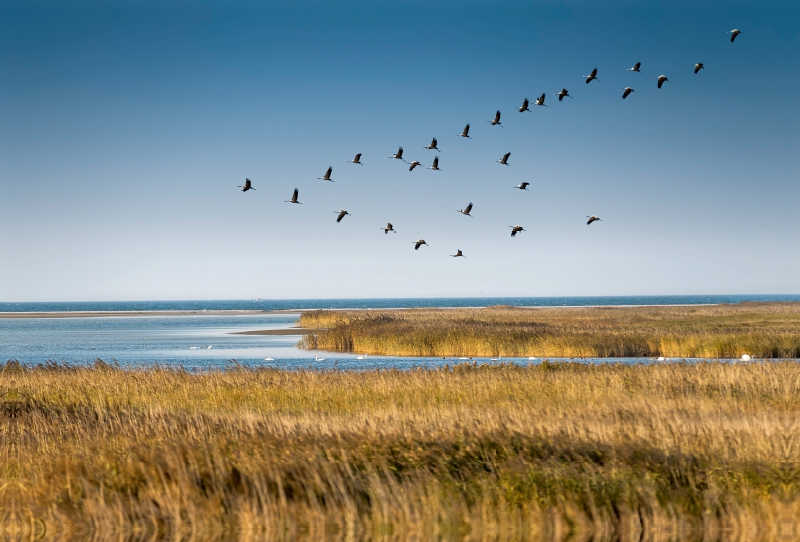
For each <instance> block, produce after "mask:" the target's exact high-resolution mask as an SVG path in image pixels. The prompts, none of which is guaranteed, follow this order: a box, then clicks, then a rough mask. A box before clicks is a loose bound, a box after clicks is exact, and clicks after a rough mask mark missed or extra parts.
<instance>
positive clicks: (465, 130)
mask: <svg viewBox="0 0 800 542" xmlns="http://www.w3.org/2000/svg"><path fill="white" fill-rule="evenodd" d="M464 135H469V124H467V125H466V126H465V127H464Z"/></svg>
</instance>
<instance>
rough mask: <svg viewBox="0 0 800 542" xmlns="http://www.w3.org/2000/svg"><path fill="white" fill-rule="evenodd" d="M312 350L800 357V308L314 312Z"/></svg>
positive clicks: (309, 315)
mask: <svg viewBox="0 0 800 542" xmlns="http://www.w3.org/2000/svg"><path fill="white" fill-rule="evenodd" d="M300 326H301V327H306V328H318V329H325V331H320V332H315V333H309V334H306V335H305V336H304V337H303V340H302V341H301V343H300V346H301V347H303V348H309V349H318V350H332V351H337V352H359V353H363V352H366V353H369V354H374V355H391V356H435V357H443V356H485V357H489V356H507V357H515V356H517V357H520V356H523V357H527V356H538V357H564V358H569V357H657V356H666V357H671V358H710V359H721V358H739V357H741V356H742V354H748V355H751V356H754V357H758V358H797V357H800V303H742V304H740V305H707V306H670V307H588V308H535V309H531V308H514V307H488V308H484V309H408V310H388V311H309V312H305V313H303V315H302V316H301V318H300Z"/></svg>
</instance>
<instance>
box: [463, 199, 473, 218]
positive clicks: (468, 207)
mask: <svg viewBox="0 0 800 542" xmlns="http://www.w3.org/2000/svg"><path fill="white" fill-rule="evenodd" d="M471 210H472V202H471V201H470V202H469V205H467V208H466V209H464V214H465V215H468V214H469V212H470V211H471Z"/></svg>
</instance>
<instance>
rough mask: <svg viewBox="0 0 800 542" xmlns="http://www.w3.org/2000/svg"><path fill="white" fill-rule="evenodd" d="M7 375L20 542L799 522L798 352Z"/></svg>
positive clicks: (398, 536)
mask: <svg viewBox="0 0 800 542" xmlns="http://www.w3.org/2000/svg"><path fill="white" fill-rule="evenodd" d="M0 391H1V392H2V407H3V409H2V412H3V418H2V424H0V438H2V442H3V447H2V459H0V461H1V462H2V463H1V464H0V467H2V480H0V483H1V485H0V519H1V520H2V523H0V525H2V528H3V529H4V531H5V535H6V537H9V538H11V539H14V540H16V539H22V538H26V537H30V536H32V535H39V536H42V537H43V538H46V537H56V536H62V535H63V537H64V539H69V538H70V537H72V538H76V539H77V538H80V539H87V538H89V537H90V536H92V535H94V536H95V537H96V538H98V539H112V538H113V539H115V540H121V539H129V538H126V537H130V536H135V537H137V538H148V539H151V537H156V536H158V537H164V538H169V539H174V540H178V539H182V540H188V539H212V538H215V537H217V538H219V539H232V538H240V539H249V538H252V539H259V540H261V539H265V538H268V539H273V540H275V539H284V540H295V539H323V538H325V539H341V540H355V539H368V538H369V539H379V540H407V539H409V538H411V537H417V538H415V539H417V540H428V539H440V540H444V539H462V538H466V539H469V540H522V539H538V540H541V539H551V540H554V539H559V540H560V539H563V538H564V537H565V536H566V535H567V534H568V533H569V532H579V533H583V534H584V535H587V536H589V535H594V536H596V537H597V539H600V540H602V539H611V538H614V537H617V536H620V537H621V538H622V540H633V539H637V540H638V539H639V538H640V537H641V538H644V539H646V540H661V539H664V540H666V539H685V538H695V539H699V538H700V537H705V538H706V539H718V538H720V537H722V538H741V539H744V538H753V537H754V536H755V535H759V536H760V537H761V538H762V539H777V538H779V537H780V536H781V535H783V534H786V535H791V536H792V537H796V536H797V535H798V534H800V533H798V531H797V524H798V521H797V518H798V517H800V491H799V489H800V474H799V473H798V472H799V471H798V462H797V460H798V452H800V450H798V447H797V435H798V434H799V433H798V430H800V427H798V413H799V412H800V366H799V365H798V364H797V363H794V362H765V363H752V364H725V363H700V364H696V365H689V364H675V365H661V364H656V365H650V366H626V365H622V364H620V365H601V366H585V365H579V364H551V363H544V364H541V365H534V366H530V367H518V366H509V365H501V366H491V367H490V366H475V365H464V366H456V367H447V368H444V369H441V370H414V371H409V372H401V371H367V372H358V373H349V372H338V371H319V372H318V371H296V372H294V371H292V372H288V371H281V370H277V369H260V370H244V369H240V370H230V371H219V372H207V373H199V374H190V373H187V372H183V371H179V370H167V369H157V368H155V369H142V370H131V371H127V370H120V369H116V368H113V367H108V366H106V365H104V364H101V363H98V364H97V365H96V366H95V367H91V368H64V367H39V368H25V367H20V366H19V365H18V364H15V363H8V364H6V365H5V366H4V367H2V371H0ZM723 535H724V536H723Z"/></svg>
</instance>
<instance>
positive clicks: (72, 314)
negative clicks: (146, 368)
mask: <svg viewBox="0 0 800 542" xmlns="http://www.w3.org/2000/svg"><path fill="white" fill-rule="evenodd" d="M292 312H300V311H291V310H289V311H284V310H277V311H262V310H178V311H174V310H169V311H47V312H0V318H103V317H130V316H142V317H145V316H247V315H256V314H284V313H292Z"/></svg>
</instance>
